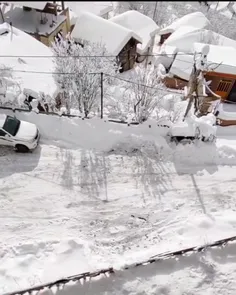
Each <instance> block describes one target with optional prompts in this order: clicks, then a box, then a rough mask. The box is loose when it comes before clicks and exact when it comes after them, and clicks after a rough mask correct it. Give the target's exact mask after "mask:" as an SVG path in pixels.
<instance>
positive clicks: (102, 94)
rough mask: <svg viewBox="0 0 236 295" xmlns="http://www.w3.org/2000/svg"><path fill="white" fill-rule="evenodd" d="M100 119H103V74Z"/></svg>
mask: <svg viewBox="0 0 236 295" xmlns="http://www.w3.org/2000/svg"><path fill="white" fill-rule="evenodd" d="M101 119H103V72H102V73H101Z"/></svg>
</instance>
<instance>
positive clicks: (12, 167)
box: [0, 144, 41, 178]
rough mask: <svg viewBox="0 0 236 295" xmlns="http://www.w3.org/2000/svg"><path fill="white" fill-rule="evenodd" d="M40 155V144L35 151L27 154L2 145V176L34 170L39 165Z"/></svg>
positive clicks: (0, 170)
mask: <svg viewBox="0 0 236 295" xmlns="http://www.w3.org/2000/svg"><path fill="white" fill-rule="evenodd" d="M40 155H41V146H40V144H39V145H38V147H37V148H36V149H35V150H34V151H33V152H30V153H26V154H21V153H16V152H15V151H14V150H13V148H12V147H11V148H10V147H9V148H8V147H0V167H1V169H0V178H4V177H7V176H11V175H12V174H15V173H25V172H30V171H33V170H34V169H35V168H36V167H37V166H38V163H39V159H40Z"/></svg>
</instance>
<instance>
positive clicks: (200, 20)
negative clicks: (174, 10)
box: [159, 12, 210, 44]
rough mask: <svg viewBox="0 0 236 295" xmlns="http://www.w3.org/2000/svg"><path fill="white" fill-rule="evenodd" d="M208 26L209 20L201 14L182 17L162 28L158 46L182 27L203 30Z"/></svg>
mask: <svg viewBox="0 0 236 295" xmlns="http://www.w3.org/2000/svg"><path fill="white" fill-rule="evenodd" d="M209 24H210V22H209V20H208V19H207V18H206V17H205V15H204V14H203V13H202V12H193V13H189V14H186V15H184V16H183V17H181V18H179V19H177V20H175V21H174V22H173V23H171V24H170V25H169V26H166V27H164V28H163V29H161V30H160V32H159V35H160V37H161V38H160V44H163V43H164V41H165V40H167V39H168V38H169V37H170V36H171V34H173V33H174V32H175V31H176V30H178V29H179V28H180V27H182V26H189V27H193V28H198V29H203V28H205V27H207V26H208V25H209Z"/></svg>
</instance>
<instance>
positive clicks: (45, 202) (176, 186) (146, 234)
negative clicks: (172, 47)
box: [0, 112, 236, 295]
mask: <svg viewBox="0 0 236 295" xmlns="http://www.w3.org/2000/svg"><path fill="white" fill-rule="evenodd" d="M10 113H11V112H9V114H10ZM16 116H17V117H18V118H20V119H23V120H27V121H29V122H32V123H37V125H38V127H39V129H40V131H41V134H42V140H41V144H40V146H39V147H38V149H37V150H36V151H35V152H34V153H32V154H30V155H19V154H14V153H12V151H10V150H8V149H1V150H0V155H1V156H0V164H1V167H4V169H2V170H1V172H0V185H1V192H0V196H1V208H0V212H1V217H2V218H4V223H1V225H0V229H1V232H4V237H5V238H4V240H2V241H0V248H1V251H2V253H3V254H2V258H1V268H0V269H1V270H2V271H1V272H0V290H1V292H2V293H5V292H10V291H14V290H17V289H23V288H27V287H29V285H37V284H39V283H44V282H48V281H50V280H54V279H58V278H60V277H63V276H68V275H73V274H76V273H80V272H84V271H88V270H90V271H92V270H96V269H98V268H103V267H108V266H111V265H112V266H114V267H118V264H119V267H120V266H122V265H124V264H127V263H132V262H134V261H139V260H140V259H141V260H143V259H145V258H149V257H150V256H152V255H156V254H158V253H161V252H166V251H170V250H176V249H179V248H183V247H188V246H193V245H195V244H196V245H198V244H205V243H207V242H211V241H213V240H215V239H216V237H217V239H218V238H225V237H227V236H231V235H234V233H235V226H236V219H235V210H236V207H235V206H236V205H235V204H236V202H235V198H236V195H235V193H234V181H233V179H234V170H235V164H236V145H235V143H234V141H232V137H231V136H229V135H228V137H225V136H223V134H224V132H223V129H222V128H219V129H218V137H219V139H218V140H217V143H216V144H206V143H205V144H204V143H198V144H197V145H187V146H184V145H178V146H175V145H170V144H168V142H167V141H166V139H165V138H164V137H163V135H164V133H163V132H164V131H163V130H162V129H157V128H155V125H153V126H152V128H149V126H148V125H149V124H144V125H143V126H139V127H137V126H130V127H127V126H126V125H120V124H113V123H108V122H103V121H101V120H96V119H94V120H88V121H87V120H85V121H83V120H81V119H79V118H78V119H68V118H60V117H56V116H53V117H52V116H47V115H38V114H34V113H29V114H27V113H25V114H24V113H18V112H16ZM47 126H50V128H48V127H47ZM230 130H231V134H233V133H234V131H235V129H234V127H232V129H230ZM73 134H76V136H73ZM222 136H223V137H222ZM81 138H83V140H81ZM95 147H96V148H95ZM9 211H10V212H11V214H9ZM16 232H17V235H18V236H20V237H21V239H20V240H18V239H16V238H15V235H16ZM157 245H158V247H157ZM219 251H220V250H219ZM219 251H218V250H216V251H215V252H209V254H206V256H203V257H199V256H194V257H192V258H186V259H185V258H183V260H180V261H179V262H173V261H172V262H163V264H162V265H163V266H162V267H161V269H162V270H158V271H156V269H159V267H158V266H150V267H146V268H141V269H140V270H139V269H137V271H131V272H128V273H124V274H123V273H120V275H119V274H117V276H115V277H114V278H110V279H109V278H107V279H101V281H95V282H93V281H92V282H91V283H88V284H85V285H84V286H83V287H79V286H77V287H68V288H69V289H67V287H66V289H64V291H63V293H60V292H62V291H60V292H59V293H60V294H73V295H74V294H78V292H82V293H83V292H85V289H86V290H87V291H86V292H89V293H88V294H104V292H108V291H109V290H110V292H111V294H121V293H119V292H126V291H127V292H128V293H130V292H134V291H132V290H137V288H138V289H139V290H140V291H141V290H144V289H145V290H146V291H147V290H149V291H150V292H149V291H148V294H156V292H161V290H169V294H182V292H183V291H186V292H187V291H188V290H196V294H201V292H202V290H203V289H202V288H204V290H205V291H206V289H207V288H213V287H211V285H210V284H209V281H208V279H207V277H208V276H210V275H211V274H212V272H213V273H214V276H213V274H212V277H211V278H212V279H211V280H214V282H215V284H216V285H215V287H214V290H220V289H221V288H223V287H224V286H225V284H227V282H230V280H231V278H232V276H233V275H234V260H232V262H231V263H227V266H226V265H225V266H224V267H225V268H224V269H221V270H220V264H221V262H220V261H221V260H220V259H225V260H226V259H228V255H231V257H232V255H235V254H234V253H233V248H229V250H228V252H224V254H222V253H221V252H219ZM221 255H223V256H221ZM221 257H223V258H221ZM199 259H200V260H199ZM75 261H79V263H75ZM118 262H119V263H118ZM199 263H200V265H199ZM209 265H213V266H212V267H210V266H209ZM208 266H209V267H208ZM154 269H155V271H154ZM164 269H166V271H164ZM211 270H212V272H211ZM196 272H197V275H191V273H196ZM223 272H224V276H225V280H223V281H222V282H221V280H220V276H221V275H222V273H223ZM170 273H172V275H171V276H169V275H168V274H170ZM137 276H140V277H142V278H143V279H144V278H145V284H144V283H138V279H137V278H136V277H137ZM158 277H162V282H161V283H159V279H157V278H158ZM180 277H181V278H182V280H179V278H180ZM153 280H154V281H155V283H154V281H153ZM187 281H188V284H187V283H186V282H187ZM177 282H178V288H177V287H176V284H177ZM153 284H154V285H155V286H154V285H153ZM198 284H202V287H199V288H198V289H194V288H197V286H198ZM99 286H100V287H99ZM19 287H20V288H19ZM71 288H72V289H71ZM81 288H82V289H81ZM87 288H89V289H87ZM110 288H111V289H110ZM176 288H177V289H176ZM95 290H96V291H95ZM118 290H120V291H118ZM45 292H46V294H48V293H47V292H48V291H47V290H45ZM163 292H165V291H163ZM163 294H165V293H163ZM228 294H232V293H228Z"/></svg>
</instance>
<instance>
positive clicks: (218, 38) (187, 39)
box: [164, 26, 236, 53]
mask: <svg viewBox="0 0 236 295" xmlns="http://www.w3.org/2000/svg"><path fill="white" fill-rule="evenodd" d="M195 42H200V43H206V44H212V45H221V46H230V47H234V48H236V41H235V40H232V39H230V38H227V37H225V36H223V35H220V34H218V33H215V32H213V31H211V30H205V29H198V28H194V27H191V26H182V27H180V28H179V29H178V30H176V31H175V32H174V33H173V34H171V36H170V37H169V38H168V39H167V40H166V41H165V42H164V44H166V45H170V46H176V47H177V48H178V50H179V51H183V52H186V53H189V52H191V50H192V48H193V44H194V43H195Z"/></svg>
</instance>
